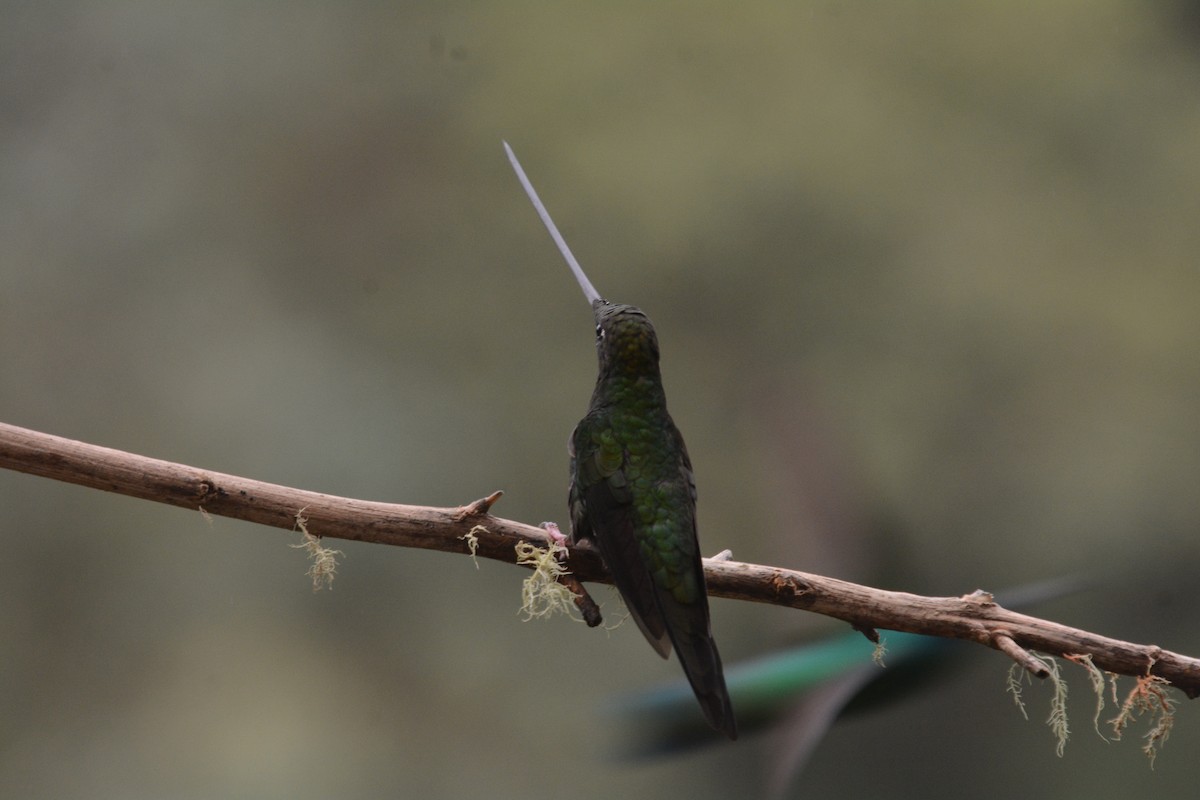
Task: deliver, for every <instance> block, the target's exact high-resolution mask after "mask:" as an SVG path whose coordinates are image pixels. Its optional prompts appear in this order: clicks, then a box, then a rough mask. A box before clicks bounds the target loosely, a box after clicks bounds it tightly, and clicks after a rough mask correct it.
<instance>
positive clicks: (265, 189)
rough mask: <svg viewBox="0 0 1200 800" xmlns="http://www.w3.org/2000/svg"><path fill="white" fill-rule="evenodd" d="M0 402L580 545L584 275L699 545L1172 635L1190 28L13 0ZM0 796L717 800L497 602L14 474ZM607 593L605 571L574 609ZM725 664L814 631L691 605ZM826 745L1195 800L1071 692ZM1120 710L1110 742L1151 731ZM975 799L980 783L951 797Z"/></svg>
mask: <svg viewBox="0 0 1200 800" xmlns="http://www.w3.org/2000/svg"><path fill="white" fill-rule="evenodd" d="M0 20H2V24H0V243H2V245H0V419H2V420H3V421H6V422H9V423H13V424H16V425H22V426H26V427H30V428H34V429H38V430H42V431H46V432H49V433H54V434H58V435H62V436H67V437H71V438H77V439H81V440H84V441H88V442H93V443H96V444H102V445H107V446H110V447H116V448H120V449H124V450H129V451H133V452H136V453H142V454H146V455H151V456H156V457H160V458H165V459H169V460H173V461H179V462H183V463H186V464H191V465H195V466H199V467H205V468H209V469H213V470H219V471H223V472H229V473H235V474H240V475H245V476H248V477H253V478H258V479H262V480H267V481H272V482H278V483H283V484H289V485H294V486H298V487H302V488H307V489H314V490H318V491H323V492H328V493H333V494H342V495H349V496H354V497H362V498H368V499H376V500H389V501H396V502H404V503H414V504H427V505H447V506H449V505H457V504H460V503H464V502H467V501H470V500H473V499H475V498H477V497H480V496H482V495H485V494H487V493H489V492H491V491H493V490H495V489H503V490H504V491H505V497H504V499H503V501H502V502H501V503H500V505H499V506H498V507H497V509H496V511H497V513H498V514H500V515H502V516H506V517H509V518H513V519H520V520H523V521H527V522H531V523H536V522H539V521H541V520H543V519H557V520H559V521H562V522H565V519H566V511H565V492H566V454H565V444H566V439H567V435H568V433H569V431H570V430H571V427H572V426H573V425H574V423H575V421H576V420H577V419H578V418H579V417H580V416H581V415H582V413H583V411H584V410H585V408H586V405H587V401H588V397H589V395H590V392H591V384H592V380H593V378H594V370H595V364H594V351H593V345H592V322H591V317H590V313H589V310H588V308H587V305H586V303H585V302H584V300H583V298H582V297H581V295H580V292H579V289H578V287H577V286H575V284H574V281H573V280H572V279H571V277H570V275H569V273H568V272H567V270H566V268H565V266H564V265H563V264H562V262H561V260H560V258H559V256H558V255H557V253H556V252H555V251H554V249H553V247H552V245H551V243H550V241H549V239H548V237H547V236H546V234H545V231H544V230H542V228H541V226H540V224H539V223H538V221H537V219H536V217H535V215H534V213H533V211H532V209H531V208H530V207H529V204H528V202H527V201H526V199H525V197H524V196H523V194H522V192H521V190H520V188H519V186H518V184H517V182H516V180H515V178H514V177H513V175H512V173H511V171H510V169H509V167H508V165H507V163H506V162H505V159H504V155H503V152H502V150H501V146H500V140H501V138H506V139H508V140H509V141H510V142H511V143H512V145H513V147H514V148H515V149H516V152H517V153H518V155H519V156H520V157H521V159H522V161H523V162H524V164H525V167H526V169H527V170H528V172H529V173H530V176H531V178H532V179H533V181H534V183H535V184H536V185H537V186H538V188H539V189H540V191H541V193H542V195H543V198H544V199H545V201H546V203H547V205H548V206H549V208H550V210H551V212H552V213H553V214H554V215H555V217H556V219H557V220H558V223H559V225H560V227H562V229H563V232H564V234H565V235H566V237H567V239H568V241H569V242H570V243H571V244H572V246H573V248H574V249H575V252H576V254H577V255H578V256H579V258H580V260H581V261H582V262H583V264H584V266H585V268H587V269H588V271H589V273H590V275H591V278H592V280H593V282H595V284H596V285H597V286H598V288H599V289H600V291H601V292H602V293H604V294H606V295H607V296H609V297H611V298H612V299H614V300H618V301H622V302H631V303H635V304H637V305H639V306H641V307H642V308H643V309H645V310H646V311H647V313H648V314H649V315H650V317H651V318H652V319H653V320H654V321H655V323H656V324H657V326H658V330H659V337H660V340H661V343H662V347H663V352H664V374H665V381H666V385H667V390H668V394H669V396H670V398H671V405H672V411H673V412H674V416H675V418H676V421H677V422H678V423H679V425H680V427H681V428H682V430H683V431H684V433H685V435H686V436H687V440H688V443H689V447H690V450H691V454H692V459H693V461H694V463H695V467H696V472H697V476H698V482H699V487H700V522H701V538H702V542H703V546H704V549H705V551H706V552H709V553H715V552H716V551H718V550H720V549H722V548H726V547H729V548H732V549H733V551H734V554H735V556H736V557H738V558H740V559H743V560H749V561H758V562H765V563H772V564H779V565H784V566H791V567H795V568H799V569H804V570H808V571H813V572H822V573H826V574H832V575H835V576H838V577H842V578H847V579H851V580H858V581H863V582H871V583H874V584H876V585H882V586H885V587H887V588H896V589H904V590H908V591H913V592H919V593H926V594H960V593H964V592H967V591H971V590H973V589H976V588H979V587H982V588H986V589H993V590H994V589H1000V588H1003V587H1004V586H1009V585H1014V584H1018V583H1023V582H1027V581H1031V580H1039V579H1043V578H1047V577H1052V576H1055V575H1060V574H1064V573H1083V574H1086V575H1091V576H1093V577H1095V578H1097V579H1098V580H1099V581H1100V584H1099V586H1098V588H1097V589H1096V590H1094V591H1092V592H1090V593H1088V594H1085V595H1080V596H1078V597H1075V598H1071V599H1067V600H1062V601H1058V602H1056V603H1053V604H1050V605H1048V606H1045V607H1043V608H1041V609H1039V611H1040V612H1041V613H1043V614H1045V615H1048V616H1052V617H1053V618H1055V619H1058V620H1060V621H1062V622H1066V623H1069V624H1073V625H1078V626H1082V627H1086V628H1091V629H1094V630H1096V631H1098V632H1100V633H1104V634H1108V635H1112V636H1117V637H1122V638H1129V639H1132V640H1135V641H1145V642H1154V643H1157V644H1160V645H1162V646H1163V647H1166V648H1168V649H1173V650H1177V651H1181V652H1186V653H1191V654H1196V653H1198V652H1200V634H1198V633H1197V630H1196V626H1195V624H1194V620H1195V617H1196V611H1197V605H1198V602H1197V598H1196V596H1195V584H1196V581H1195V578H1194V576H1195V575H1196V574H1198V573H1200V535H1198V534H1200V492H1197V481H1196V475H1197V473H1198V472H1200V415H1198V413H1197V409H1198V401H1200V358H1197V355H1196V350H1197V342H1198V341H1200V314H1198V313H1197V309H1198V304H1200V303H1198V301H1200V268H1198V266H1197V259H1196V252H1197V250H1198V249H1200V102H1198V98H1200V10H1198V9H1197V6H1196V4H1195V3H1160V4H1148V3H1139V2H1132V0H1131V1H1130V2H1091V3H1079V2H1060V3H1047V4H1040V3H1020V4H1017V3H1014V4H1007V3H995V4H957V5H952V4H940V3H886V4H885V3H874V2H815V3H796V4H786V5H785V4H779V5H767V4H762V5H743V4H735V3H687V4H683V3H663V4H655V5H651V4H641V3H614V4H603V5H600V4H589V5H586V6H576V5H574V4H541V3H504V4H501V3H490V4H489V3H435V2H426V3H405V4H385V3H364V2H358V3H353V2H351V3H336V4H335V3H263V4H254V5H251V4H243V3H231V2H226V3H204V4H193V5H190V6H184V5H180V4H160V3H149V2H56V3H28V2H13V3H5V4H3V6H2V7H0ZM0 509H2V512H0V546H2V547H3V557H0V603H2V607H3V613H2V614H0V796H4V797H55V798H84V797H86V798H122V799H123V800H128V798H142V797H145V798H161V797H172V798H209V797H280V798H283V797H287V798H310V797H311V798H324V797H340V798H376V797H385V796H399V797H421V798H456V797H471V796H478V797H489V798H509V797H512V798H518V797H520V798H525V797H531V796H568V795H569V796H585V797H590V796H602V795H604V796H610V795H613V794H619V795H623V796H628V797H650V796H687V797H693V798H718V797H729V796H747V794H748V793H752V792H754V791H757V789H758V788H759V786H760V784H759V775H760V774H761V771H762V769H763V765H764V764H766V763H768V761H769V759H770V758H771V753H772V747H773V742H772V740H771V738H770V737H769V736H760V737H748V738H745V739H743V740H741V741H739V742H738V743H736V744H734V745H719V746H716V747H714V748H710V749H708V750H705V751H702V752H700V753H698V754H694V755H690V756H688V757H685V758H681V759H675V760H665V761H660V762H655V763H652V764H648V765H647V764H637V765H630V764H627V763H623V762H620V761H617V760H614V758H613V757H612V756H611V753H612V752H613V749H614V747H613V745H614V744H615V743H616V742H617V741H618V740H619V738H620V737H621V735H622V728H621V725H620V723H619V721H618V720H616V719H615V718H614V717H612V716H611V715H610V714H608V713H606V709H607V708H608V707H610V706H611V704H612V698H613V697H614V695H615V694H616V693H618V692H620V691H625V690H630V689H635V688H641V687H645V686H648V685H652V684H654V683H655V682H658V681H661V680H664V679H671V678H675V677H676V676H677V675H678V672H677V670H678V666H677V664H676V663H675V662H674V661H671V662H660V661H659V659H657V657H655V656H654V654H653V653H652V652H651V650H650V649H649V647H647V646H646V644H645V642H644V641H643V640H642V638H641V636H640V635H638V633H637V631H636V630H635V629H634V628H633V626H625V627H622V628H620V629H619V630H617V631H615V632H612V633H611V634H609V635H606V634H604V633H603V632H598V631H593V630H587V629H585V628H584V627H583V626H582V625H578V624H571V623H568V622H565V621H563V620H556V621H551V622H543V623H522V622H521V621H520V619H519V617H518V613H517V607H518V604H519V598H520V580H521V578H522V577H523V573H522V572H521V571H518V570H516V569H514V568H512V567H506V566H503V565H500V564H495V563H484V564H482V565H481V568H480V569H479V570H476V569H475V567H474V566H473V565H472V564H471V562H470V561H469V560H468V559H465V558H460V557H453V556H447V555H438V554H431V553H425V552H416V551H408V550H401V549H396V548H387V547H378V546H368V545H359V544H354V543H338V544H336V545H335V546H337V547H339V548H341V549H342V550H344V551H345V557H344V559H343V561H342V565H341V569H340V572H339V576H338V579H337V581H336V583H335V585H334V589H333V591H331V592H322V593H320V594H314V593H313V592H312V591H311V589H310V585H309V582H308V580H307V578H306V577H305V575H304V573H305V570H306V569H307V563H306V561H305V557H304V555H303V553H302V552H301V551H298V550H293V549H289V547H288V545H289V544H292V543H294V542H296V541H298V536H296V535H288V534H286V533H283V532H280V531H277V530H273V529H267V528H261V527H256V526H251V525H247V524H243V523H238V522H233V521H230V520H224V519H216V520H214V521H213V523H212V524H211V525H210V524H208V523H206V522H205V520H204V519H202V517H201V515H200V514H199V513H189V512H187V511H182V510H179V509H175V508H170V507H166V506H157V505H154V504H151V503H147V502H141V501H136V500H132V499H128V498H124V497H119V496H115V495H108V494H104V493H102V492H98V491H94V490H85V489H82V488H78V487H74V486H69V485H65V484H57V483H54V482H51V481H48V480H44V479H38V478H32V477H28V476H25V475H20V474H16V473H11V472H3V473H0ZM599 594H600V595H601V597H602V599H605V600H606V601H607V602H608V606H609V608H610V609H613V608H614V606H615V604H614V602H613V600H612V598H611V595H609V594H608V592H607V590H602V591H600V592H599ZM713 615H714V629H715V633H716V636H717V639H718V641H719V642H720V644H721V648H722V653H723V654H724V656H725V659H726V661H727V663H732V662H735V661H737V660H739V659H742V658H747V657H751V656H754V655H758V654H761V653H764V652H768V651H770V650H772V649H774V648H777V647H780V646H783V645H786V644H789V643H791V642H793V641H794V640H795V639H796V638H797V637H798V636H800V635H801V634H804V633H812V632H821V631H831V630H837V629H838V626H837V625H836V623H832V622H831V621H829V620H824V619H821V618H818V617H813V616H810V615H806V614H802V613H798V612H791V611H785V610H781V609H777V608H768V607H759V606H752V605H749V604H741V603H732V602H729V601H723V600H718V601H715V603H714V609H713ZM1006 670H1007V663H1006V662H1005V660H1004V659H1003V658H1002V657H1000V656H998V655H995V654H989V653H986V652H984V651H982V650H981V651H980V653H979V654H978V655H977V656H976V657H975V659H974V660H973V661H971V662H970V664H969V666H968V667H967V668H966V670H965V672H963V673H962V674H960V675H959V676H957V677H954V678H952V679H950V680H949V681H947V682H946V683H945V684H943V685H942V686H941V687H940V688H939V689H938V690H937V691H936V692H935V693H931V694H928V695H926V696H924V697H922V698H919V699H917V700H915V701H910V702H909V703H907V704H905V705H903V706H897V707H895V708H894V709H892V710H890V711H889V712H887V713H882V714H879V715H876V716H873V717H868V718H862V719H856V720H854V721H852V722H849V723H847V724H845V725H840V726H838V727H837V728H835V730H834V732H833V734H832V736H831V737H830V738H829V739H828V740H827V741H826V742H825V743H824V744H823V745H822V747H821V749H820V750H819V751H818V753H817V756H816V760H815V763H814V764H813V765H812V766H811V767H810V769H809V770H808V771H807V773H806V774H805V776H804V779H803V785H804V787H805V795H804V796H806V797H831V796H847V797H889V798H909V797H911V798H931V797H955V798H957V797H962V796H963V794H964V791H966V792H967V793H968V794H969V795H970V796H972V797H976V798H1001V797H1004V798H1007V797H1011V796H1013V795H1014V794H1017V793H1021V794H1026V795H1031V796H1038V797H1080V796H1088V797H1094V798H1109V797H1113V798H1115V797H1122V798H1125V797H1130V796H1144V795H1147V794H1149V793H1151V792H1152V793H1153V794H1154V795H1155V796H1159V797H1191V796H1194V791H1195V789H1194V787H1195V785H1196V783H1197V782H1198V781H1200V765H1198V764H1197V761H1196V759H1195V758H1194V755H1193V754H1194V753H1195V751H1196V750H1195V749H1196V747H1197V746H1198V745H1200V716H1198V715H1197V711H1196V708H1195V707H1194V705H1193V704H1189V703H1184V704H1183V705H1182V706H1181V708H1180V713H1179V721H1178V724H1177V725H1176V730H1175V733H1174V734H1173V736H1172V739H1171V741H1170V742H1169V743H1168V744H1167V746H1166V748H1165V750H1164V751H1163V753H1162V755H1161V756H1160V758H1159V760H1158V762H1157V765H1156V768H1155V770H1154V771H1151V770H1150V768H1149V767H1148V765H1147V764H1146V762H1145V760H1144V758H1143V757H1142V755H1141V753H1140V752H1139V749H1138V746H1139V742H1138V741H1137V739H1136V736H1131V737H1127V740H1126V741H1125V742H1122V743H1119V744H1105V743H1104V742H1102V741H1101V740H1100V739H1099V738H1098V737H1096V736H1095V734H1093V733H1092V732H1091V731H1090V730H1089V722H1090V719H1091V715H1092V704H1091V700H1090V698H1089V697H1088V696H1087V689H1086V682H1085V681H1084V680H1083V677H1082V675H1081V674H1080V673H1079V671H1078V670H1072V671H1070V672H1069V675H1070V676H1071V678H1072V681H1073V693H1072V705H1071V711H1072V713H1073V721H1074V726H1073V727H1074V730H1075V735H1074V738H1073V739H1072V741H1071V743H1070V744H1069V745H1068V747H1067V751H1066V755H1065V757H1064V758H1062V759H1058V758H1056V757H1055V755H1054V744H1053V740H1052V738H1051V735H1050V733H1049V731H1048V730H1047V729H1046V728H1045V727H1044V726H1043V725H1042V724H1041V719H1042V718H1043V717H1044V715H1045V713H1046V712H1047V710H1048V709H1047V705H1046V704H1047V702H1048V698H1049V692H1048V691H1047V689H1046V687H1042V686H1039V687H1035V688H1033V689H1030V690H1028V691H1027V692H1026V698H1027V701H1029V702H1030V706H1031V717H1032V719H1031V721H1030V722H1025V721H1024V720H1022V719H1021V716H1020V714H1019V713H1018V712H1017V711H1016V710H1015V709H1014V708H1013V707H1012V704H1011V702H1010V700H1009V698H1008V697H1007V696H1006V695H1005V693H1004V676H1005V673H1006ZM1139 733H1140V732H1139ZM965 787H969V790H968V789H965Z"/></svg>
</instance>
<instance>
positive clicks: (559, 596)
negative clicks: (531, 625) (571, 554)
mask: <svg viewBox="0 0 1200 800" xmlns="http://www.w3.org/2000/svg"><path fill="white" fill-rule="evenodd" d="M516 549H517V564H519V565H522V566H528V567H532V568H533V574H532V575H530V576H529V577H528V578H526V579H525V580H524V582H523V583H522V585H521V613H523V614H524V615H525V621H526V622H528V621H529V620H531V619H535V618H537V619H541V618H543V617H550V616H553V615H554V614H556V613H559V612H561V613H563V614H566V615H567V616H568V617H570V618H571V619H578V618H577V617H576V616H575V615H574V614H572V613H571V609H573V608H574V607H575V595H573V594H571V590H570V589H568V588H567V587H565V586H563V585H562V584H561V583H559V582H558V578H559V577H560V576H562V575H565V574H567V570H565V569H564V568H563V565H562V563H561V562H560V561H559V560H558V558H559V555H560V554H565V553H566V552H567V548H565V547H563V546H562V545H560V544H557V543H553V542H552V543H551V545H550V547H535V546H534V545H532V544H530V543H529V542H525V541H521V542H517V548H516Z"/></svg>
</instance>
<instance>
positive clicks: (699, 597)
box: [504, 142, 737, 739]
mask: <svg viewBox="0 0 1200 800" xmlns="http://www.w3.org/2000/svg"><path fill="white" fill-rule="evenodd" d="M504 150H505V152H506V153H507V154H508V160H509V162H510V163H511V164H512V167H513V170H514V171H515V172H516V173H517V178H518V180H520V182H521V186H522V187H524V189H525V193H526V194H527V195H529V199H530V201H531V202H532V203H533V206H534V209H536V211H537V213H538V216H539V217H541V220H542V223H543V224H544V225H545V226H546V230H548V231H549V232H550V237H551V238H552V239H553V240H554V242H555V244H556V245H557V246H558V249H559V252H560V253H562V255H563V258H565V259H566V261H567V265H568V266H569V267H570V268H571V272H572V273H574V275H575V279H576V281H578V283H579V286H580V288H582V289H583V294H584V296H585V297H586V298H587V300H588V302H589V303H591V306H592V313H593V315H594V316H595V320H596V354H597V356H598V358H599V373H598V375H597V377H596V388H595V390H594V391H593V392H592V400H591V404H590V405H589V407H588V412H587V415H586V416H585V417H584V418H583V419H582V420H580V421H579V424H578V425H576V426H575V430H574V432H573V433H572V434H571V438H570V440H569V444H568V451H569V453H570V458H571V482H570V490H569V492H568V502H569V505H570V512H571V536H572V539H573V540H574V541H576V542H580V541H587V542H591V543H594V544H595V546H596V547H597V549H598V550H599V551H600V556H601V558H603V559H604V563H605V565H606V566H607V567H608V570H609V572H610V573H611V574H612V577H613V582H614V583H615V584H616V586H617V590H618V591H619V592H620V593H621V597H622V598H623V599H624V600H625V605H626V606H627V607H628V608H629V614H630V616H631V617H633V621H634V622H635V623H636V624H637V626H638V629H639V630H641V632H642V634H643V635H644V636H645V637H646V640H647V641H649V642H650V645H651V646H652V647H653V648H654V649H655V651H656V652H657V653H658V654H659V655H660V656H662V657H663V658H668V657H669V656H670V654H671V650H672V648H674V650H675V652H676V653H677V654H678V656H679V662H680V664H682V666H683V672H684V674H685V675H686V676H687V679H688V682H689V683H690V684H691V686H692V691H693V692H694V693H695V695H696V699H697V700H698V701H699V702H700V707H701V709H702V710H703V712H704V716H705V718H706V719H707V720H708V724H709V725H711V726H712V727H713V728H714V729H715V730H717V731H720V732H721V733H724V734H725V735H726V736H728V737H729V738H730V739H736V738H737V725H736V723H735V721H734V717H733V707H732V705H731V704H730V702H729V692H728V690H727V689H726V688H725V675H724V671H723V670H722V667H721V656H720V654H719V653H718V652H717V644H716V642H715V641H713V637H712V625H711V623H710V621H709V613H708V592H707V590H706V588H705V584H704V567H703V565H702V564H701V561H700V543H699V541H698V539H697V535H696V481H695V476H694V475H693V473H692V462H691V459H690V458H688V452H687V447H685V446H684V443H683V436H682V435H680V433H679V429H678V428H676V427H675V423H674V422H673V421H672V419H671V415H670V414H668V413H667V397H666V394H665V392H664V391H663V384H662V374H661V371H660V369H659V349H658V337H657V335H656V334H655V332H654V326H653V325H652V324H651V323H650V319H649V318H648V317H647V316H646V315H645V314H644V313H643V312H642V311H641V310H640V309H638V308H635V307H634V306H631V305H625V304H623V303H612V302H609V301H608V300H605V299H604V298H603V297H601V296H600V294H599V292H597V291H596V289H595V287H594V286H592V282H591V281H589V280H588V278H587V275H585V274H584V272H583V268H582V267H580V265H579V262H578V261H577V260H576V259H575V256H574V255H573V254H572V253H571V249H570V248H569V247H568V246H567V243H566V241H565V240H564V239H563V237H562V234H560V233H559V232H558V228H557V226H555V224H554V221H553V220H552V219H551V218H550V214H549V212H547V211H546V207H545V206H544V205H543V204H542V201H541V199H540V198H539V197H538V194H537V191H536V190H535V189H534V188H533V184H532V183H530V181H529V178H528V177H527V176H526V175H525V170H523V169H522V168H521V164H520V162H519V161H517V157H516V154H514V153H513V150H512V148H511V147H509V145H508V142H504Z"/></svg>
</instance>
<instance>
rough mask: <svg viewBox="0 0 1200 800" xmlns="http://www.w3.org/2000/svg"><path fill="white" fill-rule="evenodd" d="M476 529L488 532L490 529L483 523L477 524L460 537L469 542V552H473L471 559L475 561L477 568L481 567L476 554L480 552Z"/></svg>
mask: <svg viewBox="0 0 1200 800" xmlns="http://www.w3.org/2000/svg"><path fill="white" fill-rule="evenodd" d="M476 531H479V532H480V533H487V532H488V529H487V528H485V527H483V526H482V525H476V526H475V527H474V528H471V530H469V531H467V532H466V533H464V534H463V535H462V536H460V537H458V538H460V539H462V540H463V541H465V542H466V543H467V552H469V553H470V554H471V561H473V562H475V569H479V559H478V558H476V557H475V554H476V553H477V552H479V537H478V536H477V535H476Z"/></svg>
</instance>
